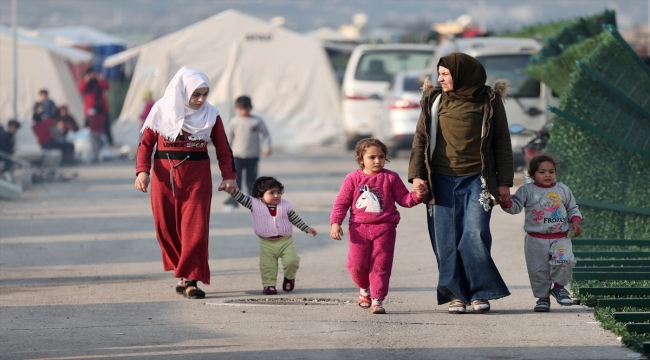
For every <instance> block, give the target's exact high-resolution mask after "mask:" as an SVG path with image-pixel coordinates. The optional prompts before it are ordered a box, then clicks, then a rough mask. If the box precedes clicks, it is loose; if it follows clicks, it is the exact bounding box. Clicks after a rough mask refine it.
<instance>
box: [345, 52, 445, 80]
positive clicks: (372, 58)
mask: <svg viewBox="0 0 650 360" xmlns="http://www.w3.org/2000/svg"><path fill="white" fill-rule="evenodd" d="M432 55H433V52H432V51H422V50H419V51H416V50H381V51H373V52H367V53H365V54H363V55H361V58H360V59H359V64H358V65H357V70H356V71H355V73H354V78H355V79H357V80H365V81H391V80H393V76H395V74H396V73H397V72H400V71H406V70H424V69H426V68H427V65H428V64H429V60H430V59H431V56H432Z"/></svg>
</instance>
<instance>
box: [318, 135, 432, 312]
mask: <svg viewBox="0 0 650 360" xmlns="http://www.w3.org/2000/svg"><path fill="white" fill-rule="evenodd" d="M387 154H388V149H387V148H386V145H384V144H383V143H382V142H381V141H379V140H377V139H363V140H361V141H359V143H357V162H358V163H359V167H360V169H358V170H355V171H353V172H351V173H349V174H348V175H347V176H346V177H345V180H343V185H341V190H340V191H339V194H338V196H337V197H336V201H335V202H334V207H333V209H332V216H331V217H330V224H331V225H332V230H331V233H330V236H331V237H332V239H334V240H341V236H343V230H342V229H341V224H342V223H343V220H344V219H345V215H346V213H347V211H348V209H350V224H349V228H348V231H349V234H348V237H349V243H350V249H349V252H348V262H347V265H346V267H347V269H348V271H349V272H350V276H351V277H352V281H354V283H355V284H356V285H357V286H358V287H359V296H358V300H357V304H359V306H360V307H361V308H363V309H367V308H371V312H372V313H373V314H385V313H386V310H385V309H384V306H383V300H384V298H385V297H386V295H387V294H388V282H389V280H390V273H391V269H392V268H393V254H394V252H395V237H396V228H397V224H398V223H399V220H400V216H399V212H397V208H396V207H395V203H396V202H397V203H398V204H399V205H401V206H403V207H408V208H410V207H413V206H415V205H417V204H419V203H420V202H421V200H422V199H421V198H419V197H418V196H417V195H416V194H415V193H413V192H409V191H408V190H407V189H406V186H404V183H403V182H402V180H401V179H400V177H399V175H398V174H397V173H395V172H393V171H390V170H387V169H384V164H385V163H386V161H388V159H387ZM371 298H372V300H371Z"/></svg>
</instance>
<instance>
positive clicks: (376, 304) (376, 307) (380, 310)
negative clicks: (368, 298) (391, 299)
mask: <svg viewBox="0 0 650 360" xmlns="http://www.w3.org/2000/svg"><path fill="white" fill-rule="evenodd" d="M370 312H371V313H373V314H385V313H386V309H384V304H383V303H382V301H381V300H379V299H372V306H371V307H370Z"/></svg>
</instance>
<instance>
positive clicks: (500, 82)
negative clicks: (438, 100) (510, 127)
mask: <svg viewBox="0 0 650 360" xmlns="http://www.w3.org/2000/svg"><path fill="white" fill-rule="evenodd" d="M490 87H491V88H492V90H494V92H495V93H496V94H498V95H499V96H500V97H501V99H502V100H505V99H506V98H507V97H508V94H509V93H510V80H508V79H506V78H497V79H496V80H494V84H492V86H490ZM422 91H423V93H424V94H426V95H430V94H432V93H434V92H437V91H442V88H441V87H440V86H433V84H432V83H431V80H429V78H428V77H427V78H426V79H425V80H424V84H423V85H422Z"/></svg>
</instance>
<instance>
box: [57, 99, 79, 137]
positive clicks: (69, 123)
mask: <svg viewBox="0 0 650 360" xmlns="http://www.w3.org/2000/svg"><path fill="white" fill-rule="evenodd" d="M57 120H59V121H62V122H63V126H64V130H65V133H64V135H67V134H68V132H70V131H72V132H77V131H79V125H77V121H76V120H75V119H74V118H73V117H72V115H70V113H69V112H68V107H67V106H65V105H62V106H60V107H59V117H58V119H57Z"/></svg>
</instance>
